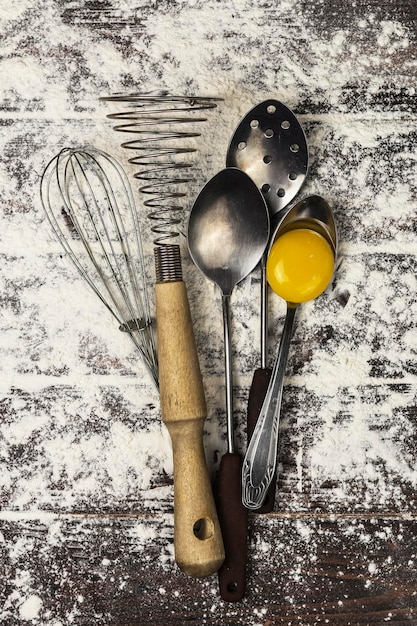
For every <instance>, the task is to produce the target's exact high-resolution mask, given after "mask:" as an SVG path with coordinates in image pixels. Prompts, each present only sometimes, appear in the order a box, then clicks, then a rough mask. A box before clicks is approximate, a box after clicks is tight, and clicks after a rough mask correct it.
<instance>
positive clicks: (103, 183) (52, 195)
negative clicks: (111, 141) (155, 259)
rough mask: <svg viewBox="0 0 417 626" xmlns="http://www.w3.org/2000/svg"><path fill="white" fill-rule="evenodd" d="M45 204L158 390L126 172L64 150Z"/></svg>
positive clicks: (109, 161) (91, 152) (103, 159)
mask: <svg viewBox="0 0 417 626" xmlns="http://www.w3.org/2000/svg"><path fill="white" fill-rule="evenodd" d="M41 201H42V205H43V207H44V209H45V212H46V215H47V217H48V219H49V222H50V224H51V226H52V229H53V230H54V232H55V235H56V236H57V238H58V239H59V241H60V242H61V244H62V246H63V248H64V250H65V251H66V253H67V254H68V256H69V257H70V259H71V261H72V262H73V263H74V265H75V266H76V267H77V269H78V271H79V272H80V273H81V275H82V276H83V277H84V279H85V280H86V281H87V283H88V284H89V285H90V287H91V288H92V289H93V290H94V292H95V293H96V295H97V296H98V297H99V298H100V300H101V301H102V302H103V304H104V305H105V306H106V307H107V309H108V310H109V311H110V312H111V313H112V315H113V316H114V317H115V318H116V320H117V322H118V324H119V328H120V330H122V331H124V332H126V333H127V335H129V337H130V338H131V339H132V341H133V343H134V345H135V347H136V348H137V350H138V351H139V354H140V356H141V359H142V362H143V363H144V365H145V366H146V368H147V370H148V372H149V374H150V377H151V379H152V381H153V382H154V384H155V386H156V387H158V367H157V358H156V350H155V342H154V335H153V328H152V320H151V315H150V309H149V299H148V294H147V286H146V282H147V281H146V274H145V267H144V260H143V253H142V242H141V234H140V228H139V223H138V218H137V213H136V210H135V206H134V200H133V196H132V191H131V188H130V185H129V181H128V179H127V176H126V174H125V172H124V171H123V169H122V167H121V166H120V164H119V163H118V162H117V161H116V160H115V159H114V158H112V157H111V156H109V155H108V154H106V153H104V152H102V151H100V150H97V149H94V148H64V149H63V150H61V151H60V152H59V154H58V155H57V156H55V157H54V158H53V159H52V160H51V161H50V162H49V164H48V165H47V167H46V169H45V171H44V173H43V176H42V179H41Z"/></svg>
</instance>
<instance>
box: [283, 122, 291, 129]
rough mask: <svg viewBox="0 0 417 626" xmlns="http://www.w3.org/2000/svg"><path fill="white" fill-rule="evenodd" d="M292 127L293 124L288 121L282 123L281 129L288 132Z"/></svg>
mask: <svg viewBox="0 0 417 626" xmlns="http://www.w3.org/2000/svg"><path fill="white" fill-rule="evenodd" d="M290 126H291V124H290V123H289V121H288V120H284V121H283V122H281V128H283V129H284V130H288V129H289V127H290Z"/></svg>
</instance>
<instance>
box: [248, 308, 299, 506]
mask: <svg viewBox="0 0 417 626" xmlns="http://www.w3.org/2000/svg"><path fill="white" fill-rule="evenodd" d="M296 310H297V307H296V306H294V305H290V304H289V305H288V306H287V314H286V317H285V323H284V330H283V333H282V338H281V342H280V346H279V350H278V355H277V359H276V361H275V364H274V368H273V370H272V376H271V380H270V383H269V386H268V390H267V392H266V396H265V400H264V403H263V405H262V408H261V412H260V414H259V418H258V421H257V424H256V426H255V430H254V432H253V435H252V437H251V440H250V442H249V446H248V449H247V451H246V455H245V458H244V460H243V468H242V501H243V504H244V505H245V506H246V507H247V508H248V509H258V508H259V507H260V506H262V504H263V502H264V499H265V495H266V492H267V489H268V487H269V485H270V483H271V481H272V478H273V476H274V473H275V467H276V459H277V448H278V431H279V418H280V410H281V399H282V388H283V385H284V378H285V370H286V365H287V360H288V352H289V347H290V341H291V336H292V329H293V325H294V318H295V312H296Z"/></svg>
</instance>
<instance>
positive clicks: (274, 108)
mask: <svg viewBox="0 0 417 626" xmlns="http://www.w3.org/2000/svg"><path fill="white" fill-rule="evenodd" d="M266 110H267V112H268V113H270V114H271V115H273V114H274V113H275V111H276V110H277V107H276V106H274V105H273V104H270V105H269V106H267V107H266Z"/></svg>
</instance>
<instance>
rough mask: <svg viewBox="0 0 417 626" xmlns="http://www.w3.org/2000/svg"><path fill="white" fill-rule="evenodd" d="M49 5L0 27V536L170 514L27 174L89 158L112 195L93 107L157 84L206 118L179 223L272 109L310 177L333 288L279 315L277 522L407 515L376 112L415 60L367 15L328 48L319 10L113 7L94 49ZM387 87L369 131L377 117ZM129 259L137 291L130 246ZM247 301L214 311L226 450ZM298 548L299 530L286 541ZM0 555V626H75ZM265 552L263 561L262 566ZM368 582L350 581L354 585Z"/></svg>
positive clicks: (157, 458)
mask: <svg viewBox="0 0 417 626" xmlns="http://www.w3.org/2000/svg"><path fill="white" fill-rule="evenodd" d="M63 4H65V3H59V5H57V4H56V3H54V2H50V1H49V0H37V1H36V2H20V3H19V7H17V6H16V7H9V6H8V7H7V10H6V9H5V8H0V23H1V25H2V30H3V41H2V55H3V58H2V60H1V62H0V70H1V75H2V92H3V97H2V102H3V106H2V113H1V119H2V120H3V121H4V122H5V124H6V125H5V126H4V127H3V132H2V151H3V154H4V155H5V158H4V160H2V162H1V163H0V182H1V184H2V190H3V191H2V196H3V202H4V209H3V212H2V215H1V217H0V220H1V223H2V224H1V225H2V228H1V230H0V240H1V250H2V252H3V254H4V258H3V261H2V272H1V273H0V298H1V305H2V309H1V329H2V342H1V350H2V359H1V363H2V365H1V370H2V371H1V374H2V375H1V381H2V382H1V389H2V407H3V408H2V410H3V412H2V421H1V423H0V453H1V475H2V482H1V494H2V512H1V514H0V520H2V521H3V522H11V523H12V522H16V521H17V520H22V519H23V520H25V516H29V518H30V516H31V515H33V516H34V519H35V520H36V519H38V520H40V521H41V522H42V524H44V525H45V527H46V528H47V529H48V532H47V541H48V542H49V544H50V545H51V546H52V545H54V542H56V543H59V541H61V540H63V534H61V530H60V522H59V521H58V518H57V516H58V515H59V514H60V513H71V512H77V511H94V512H100V511H102V512H108V511H110V510H117V511H119V512H132V511H138V510H139V511H141V512H148V513H150V514H156V515H159V514H160V513H161V511H163V512H164V511H170V510H171V507H172V484H171V477H172V459H171V449H170V441H169V437H168V435H167V432H166V430H165V428H164V427H163V425H161V422H160V415H159V404H158V398H157V397H156V395H155V393H154V392H153V391H152V385H151V383H150V382H149V381H148V380H147V378H146V372H145V371H144V370H143V369H142V368H141V365H140V363H139V361H138V358H137V356H136V354H135V352H134V350H133V347H132V346H131V345H130V343H129V342H128V341H127V339H126V337H125V336H123V334H122V333H119V332H118V330H117V326H115V324H114V321H113V320H112V319H111V317H110V315H108V314H107V312H106V311H105V310H104V309H103V308H102V305H101V303H99V302H98V301H97V300H96V298H95V296H94V294H92V293H90V291H89V289H88V287H87V286H86V285H84V283H83V282H82V279H81V278H79V277H78V275H77V274H76V273H75V270H73V268H72V266H71V265H70V263H69V262H68V261H67V259H66V258H65V257H64V258H60V254H61V249H60V247H59V244H58V243H57V242H56V241H55V240H54V238H53V236H52V234H51V232H50V230H49V229H48V227H47V225H46V223H45V220H44V216H43V213H42V209H41V206H40V203H39V200H38V187H39V176H40V174H41V172H42V170H43V167H44V165H46V163H47V161H48V160H49V159H50V158H52V156H54V155H55V154H56V153H57V152H58V150H59V149H60V148H61V147H62V146H64V145H70V146H74V145H76V144H83V143H91V144H93V145H96V146H97V147H100V148H102V149H104V150H107V151H109V152H111V153H112V154H114V155H115V156H117V157H119V159H120V160H122V161H123V163H124V164H125V166H126V168H127V169H128V172H129V174H133V172H134V171H135V170H134V169H133V167H132V166H129V165H127V157H128V156H129V155H127V154H126V151H124V150H123V149H122V148H121V147H120V143H121V141H122V140H123V137H121V136H120V135H117V134H116V133H114V132H113V131H112V130H111V124H110V122H109V121H108V120H106V119H105V115H106V114H107V113H109V112H112V111H113V110H114V107H113V105H111V104H108V103H107V104H103V103H98V102H97V97H98V96H100V95H101V96H102V95H109V94H111V93H114V92H116V91H135V90H138V91H145V90H146V91H147V90H151V89H154V88H158V87H160V86H161V85H162V86H163V87H166V88H167V89H169V90H170V91H171V92H172V93H192V94H201V95H215V96H219V97H222V98H224V103H222V104H220V105H219V108H218V110H217V111H215V112H212V113H210V114H209V121H208V122H207V124H206V127H205V129H204V131H203V132H204V134H203V137H202V138H201V140H198V141H197V144H198V147H199V157H198V163H197V167H196V172H197V176H196V178H197V180H196V182H195V183H193V185H191V187H190V189H189V200H188V202H191V199H192V198H193V197H194V196H195V194H196V193H197V191H198V189H199V187H200V186H201V185H202V184H203V183H204V182H206V180H207V179H208V178H209V177H211V176H212V175H213V174H214V173H216V171H218V170H219V169H220V168H222V167H224V158H225V154H226V150H227V145H228V141H229V137H230V136H231V134H232V132H233V130H234V128H235V126H236V125H237V123H238V122H239V119H240V118H241V117H242V116H243V115H244V114H245V113H246V112H247V111H248V110H249V109H250V108H251V107H252V106H255V105H256V104H258V103H259V102H261V101H262V100H263V99H265V98H267V97H276V98H278V99H280V100H282V101H283V102H284V103H285V104H287V105H288V106H289V107H291V108H293V109H295V110H296V111H297V112H298V111H299V113H297V114H298V117H299V119H300V121H301V123H302V124H303V126H304V128H305V130H306V134H307V137H308V141H309V148H310V158H311V163H310V178H309V180H308V182H307V184H306V186H305V188H304V190H303V194H305V195H306V194H308V193H319V194H321V195H323V196H325V197H326V198H327V199H328V200H329V202H330V203H331V205H332V207H333V208H334V211H335V215H336V220H337V223H338V226H339V234H340V250H339V257H340V260H341V265H340V268H339V269H338V272H337V274H336V278H335V283H334V285H333V287H332V289H329V290H328V292H327V294H325V295H324V296H322V297H321V298H320V299H318V300H317V301H316V302H314V303H309V304H306V305H305V306H303V307H302V308H301V310H300V312H299V316H298V320H297V323H296V330H295V334H294V339H293V346H292V352H291V356H290V363H289V370H288V379H287V381H286V388H285V391H284V409H285V410H284V416H283V431H282V432H283V435H282V443H283V446H284V447H285V448H286V449H288V452H287V454H286V458H285V460H284V461H281V459H280V462H281V465H280V468H281V472H282V480H283V485H284V486H283V489H282V493H280V497H279V500H278V501H277V508H278V509H279V510H296V511H305V510H307V511H308V510H309V508H311V509H313V510H316V509H317V510H320V511H325V512H326V511H327V512H328V511H330V512H332V511H335V512H338V511H342V512H343V511H345V510H359V511H362V512H372V511H374V510H375V511H380V512H389V511H394V512H398V511H404V512H407V511H410V510H413V507H414V503H412V502H410V501H409V497H408V490H409V489H410V487H411V488H414V487H415V485H416V478H417V477H416V472H415V457H414V454H413V452H414V449H415V446H413V441H414V439H413V438H414V437H415V435H414V429H413V422H412V420H411V419H410V415H411V414H412V410H413V407H414V405H415V373H416V362H417V361H416V359H417V357H416V355H417V339H416V333H415V322H414V311H413V307H415V293H416V288H417V281H416V277H415V276H416V273H415V272H416V263H415V245H416V236H415V232H414V231H415V229H414V228H413V224H414V219H415V217H414V215H415V203H416V186H417V175H416V160H417V152H416V147H415V134H416V132H417V127H416V122H415V118H414V117H413V114H412V112H411V111H409V110H407V107H406V106H403V107H402V108H401V109H399V108H398V107H397V108H396V106H397V104H396V100H395V95H396V92H395V89H396V90H397V96H398V101H401V102H406V101H407V98H409V99H410V100H409V101H410V102H411V97H412V96H413V95H414V94H415V69H416V62H415V59H414V58H413V57H412V55H410V54H409V53H407V51H408V50H409V48H410V47H411V46H412V45H415V43H413V41H412V33H410V31H409V29H408V28H407V27H406V26H404V25H403V24H402V23H401V22H400V21H397V20H393V19H384V20H381V19H380V17H381V16H380V15H377V14H376V13H375V11H372V10H368V11H366V12H364V13H362V14H361V15H355V14H353V13H352V15H351V16H350V21H349V20H348V22H347V23H346V24H345V25H344V26H343V27H340V28H338V29H337V30H335V29H334V28H332V27H331V25H328V26H323V25H320V20H321V19H322V14H321V11H322V10H324V9H322V5H323V3H320V2H317V3H314V4H316V5H317V7H316V8H317V15H315V14H314V8H313V7H312V8H311V9H310V8H308V6H306V7H305V8H304V9H303V10H302V11H301V10H300V6H299V3H298V2H295V0H287V1H285V2H281V3H279V5H276V3H270V5H269V4H268V3H262V6H258V5H257V4H256V3H255V5H253V3H252V2H249V1H246V0H235V1H234V2H215V1H214V0H209V1H204V2H203V1H202V0H195V1H194V2H188V3H186V2H175V3H172V7H171V5H170V4H169V3H168V4H167V6H166V7H165V8H164V7H162V6H160V7H159V8H158V6H157V5H158V3H156V2H155V3H146V6H145V5H144V6H143V8H141V6H139V7H138V6H137V5H138V3H136V2H135V3H133V2H124V3H122V6H121V7H117V8H115V9H113V12H110V13H109V15H110V16H111V17H112V18H114V19H115V20H117V19H120V17H121V16H124V18H125V26H124V27H123V28H122V29H121V31H120V33H119V35H120V39H119V40H117V41H116V40H115V39H112V37H111V33H110V31H109V30H108V29H107V23H106V22H105V21H100V20H102V18H101V17H100V15H98V14H95V13H94V12H93V9H91V11H92V13H91V23H93V22H94V20H96V22H94V24H95V28H94V27H90V25H89V22H88V19H86V18H85V19H86V21H85V23H83V22H82V20H80V19H78V20H77V15H75V14H74V13H71V6H70V4H71V3H66V4H68V7H67V10H66V11H65V12H63V13H61V10H62V9H61V7H62V6H63ZM139 4H143V3H139ZM164 6H165V5H164ZM323 6H324V5H323ZM410 59H411V60H410ZM393 83H394V84H397V85H398V87H397V88H395V87H392V93H391V94H390V97H392V102H393V106H392V110H391V108H390V107H389V106H387V107H386V108H383V107H382V106H380V103H381V102H383V99H382V96H383V94H384V93H385V92H386V90H387V85H392V84H393ZM9 122H10V126H9V125H8V124H9ZM132 180H133V179H132ZM135 192H136V190H135ZM142 210H143V209H142ZM145 248H146V253H147V262H148V264H149V267H150V272H152V271H153V269H152V246H151V245H150V242H148V243H147V244H146V246H145ZM184 248H185V246H184ZM184 252H185V250H184ZM184 256H185V258H184V273H185V275H186V279H187V285H188V289H189V294H190V300H191V308H192V313H193V319H194V322H195V333H196V338H197V342H198V346H199V350H200V353H201V367H202V371H203V375H204V380H205V386H206V392H207V402H208V406H209V416H208V420H207V424H206V433H205V437H206V438H205V443H206V450H207V458H208V462H209V465H210V468H211V469H213V468H214V467H215V466H216V463H217V460H218V456H219V454H222V453H223V451H224V449H225V443H224V435H225V430H224V429H225V423H224V397H223V394H224V389H223V348H222V327H221V317H220V300H219V293H218V291H217V290H216V289H215V288H214V287H213V286H212V285H209V284H208V283H207V282H206V281H205V280H204V279H202V278H201V276H200V275H199V274H198V272H197V271H196V270H195V268H194V267H193V266H192V265H191V262H190V259H189V258H188V257H187V256H186V252H185V255H184ZM256 298H258V283H257V277H256V274H254V275H253V276H252V278H250V279H248V280H246V281H244V283H242V285H240V286H239V288H238V289H237V290H236V292H235V294H234V296H233V302H232V305H233V333H234V336H233V341H234V347H235V352H236V354H235V355H234V356H235V361H234V363H235V370H236V374H235V385H236V400H235V402H236V416H237V440H238V443H239V446H240V447H241V448H242V449H243V448H244V446H245V436H244V433H243V424H244V420H245V410H246V399H247V390H248V387H249V385H250V381H251V377H252V372H253V369H254V368H255V367H258V366H259V362H258V358H259V357H258V354H257V350H258V343H259V327H258V326H259V324H258V318H257V315H258V311H257V300H256ZM271 312H272V315H271V320H272V323H271V326H272V328H271V360H272V358H273V352H274V350H275V346H276V344H277V342H278V340H279V336H280V332H281V328H282V321H283V315H284V312H285V309H284V305H283V303H282V302H279V301H278V299H277V298H271ZM138 373H139V376H138ZM394 479H395V483H394V482H393V480H394ZM306 494H307V496H308V503H307V504H306V500H305V497H304V499H303V497H302V496H303V495H304V496H305V495H306ZM164 523H165V524H166V527H167V531H166V532H167V539H166V545H167V548H166V550H165V552H164V553H163V554H160V555H159V560H160V564H161V565H162V566H163V567H170V566H172V562H173V556H172V541H171V540H172V537H171V533H172V526H170V524H172V520H171V517H170V516H167V518H166V519H164ZM309 528H310V527H304V526H302V525H300V527H299V534H300V537H301V538H303V537H306V533H307V534H308V533H309ZM154 532H155V531H154V530H152V529H151V527H150V526H149V525H147V524H146V523H137V524H136V525H134V526H133V527H132V528H131V533H132V538H134V541H135V542H136V545H137V546H138V547H142V548H144V549H145V548H146V547H149V546H150V544H151V543H152V541H153V540H154V538H155V537H154ZM29 535H30V533H29ZM0 539H1V536H0ZM307 539H308V537H307ZM132 540H133V539H132ZM3 543H4V544H5V545H7V546H8V550H9V552H8V555H9V556H8V558H9V559H10V562H11V563H12V564H13V563H15V564H16V563H17V564H18V565H17V570H16V571H17V573H16V578H15V579H14V581H13V589H14V590H13V591H12V592H11V593H10V595H9V597H8V599H7V600H6V603H5V604H4V606H3V608H2V609H1V608H0V622H1V623H2V613H1V611H3V618H4V619H6V618H7V619H11V617H10V616H13V615H14V616H18V618H19V619H20V620H21V621H22V623H28V622H32V623H33V624H42V625H45V626H46V625H48V626H64V625H65V626H67V625H68V624H71V623H78V622H77V619H78V617H79V615H80V614H82V605H83V598H75V599H74V612H73V613H71V614H70V613H68V615H66V617H65V620H64V621H62V622H61V621H60V620H59V619H58V618H55V617H54V616H52V615H50V614H48V612H47V609H46V608H45V606H44V599H43V597H42V596H41V595H38V592H37V591H36V589H37V587H36V581H35V580H33V578H32V575H31V573H30V567H28V568H27V569H26V568H24V567H22V566H21V561H19V558H18V555H19V551H21V552H23V553H24V552H25V551H27V552H28V554H29V553H30V549H31V547H30V536H29V537H27V536H23V537H22V538H20V539H17V540H16V542H15V543H14V544H13V545H12V544H11V543H10V544H9V543H8V541H7V540H6V539H5V537H4V536H3ZM268 546H269V541H268V540H266V545H265V546H264V548H265V551H267V550H268ZM374 567H375V565H374V564H373V563H370V564H369V575H370V576H372V575H373V574H374V573H375V570H374ZM293 575H294V577H296V576H297V571H296V569H294V572H293ZM294 579H295V578H294ZM120 584H122V583H120ZM124 584H126V582H125V583H124ZM164 593H165V590H164V589H163V588H161V589H160V595H161V597H163V596H164ZM213 606H214V607H216V604H215V603H214V605H213ZM253 620H254V621H253V622H251V624H252V625H253V626H254V625H255V624H258V623H263V620H264V615H263V614H262V612H259V611H258V612H257V613H256V614H255V615H254V616H253ZM7 623H8V624H9V623H11V622H10V621H9V622H7Z"/></svg>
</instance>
